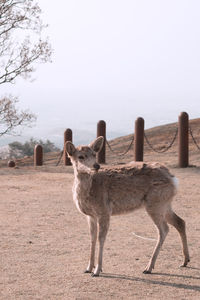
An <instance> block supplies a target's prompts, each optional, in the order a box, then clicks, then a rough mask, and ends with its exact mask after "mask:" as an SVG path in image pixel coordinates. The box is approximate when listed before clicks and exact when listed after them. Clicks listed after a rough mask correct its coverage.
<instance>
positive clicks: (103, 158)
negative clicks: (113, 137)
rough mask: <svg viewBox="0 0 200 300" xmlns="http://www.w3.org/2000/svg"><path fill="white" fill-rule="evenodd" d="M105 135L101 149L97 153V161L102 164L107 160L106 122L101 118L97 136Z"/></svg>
mask: <svg viewBox="0 0 200 300" xmlns="http://www.w3.org/2000/svg"><path fill="white" fill-rule="evenodd" d="M99 136H103V137H104V143H103V147H102V149H101V151H100V152H99V153H97V162H98V163H100V164H102V163H103V164H105V162H106V122H105V121H103V120H100V121H99V122H98V123H97V137H99Z"/></svg>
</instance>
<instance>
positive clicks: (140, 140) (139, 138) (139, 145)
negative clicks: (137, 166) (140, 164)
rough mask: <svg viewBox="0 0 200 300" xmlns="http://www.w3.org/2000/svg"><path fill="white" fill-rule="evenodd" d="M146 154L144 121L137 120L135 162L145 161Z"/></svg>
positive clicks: (141, 119)
mask: <svg viewBox="0 0 200 300" xmlns="http://www.w3.org/2000/svg"><path fill="white" fill-rule="evenodd" d="M143 154H144V119H143V118H137V120H136V121H135V145H134V160H135V161H143Z"/></svg>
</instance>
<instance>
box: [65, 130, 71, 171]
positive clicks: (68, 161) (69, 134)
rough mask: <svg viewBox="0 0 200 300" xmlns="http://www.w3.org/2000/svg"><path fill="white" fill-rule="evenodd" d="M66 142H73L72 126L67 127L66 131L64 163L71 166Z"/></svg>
mask: <svg viewBox="0 0 200 300" xmlns="http://www.w3.org/2000/svg"><path fill="white" fill-rule="evenodd" d="M66 142H72V130H71V129H70V128H67V129H66V130H65V132H64V165H65V166H71V165H72V163H71V160H70V158H69V157H68V155H67V152H66V145H65V144H66Z"/></svg>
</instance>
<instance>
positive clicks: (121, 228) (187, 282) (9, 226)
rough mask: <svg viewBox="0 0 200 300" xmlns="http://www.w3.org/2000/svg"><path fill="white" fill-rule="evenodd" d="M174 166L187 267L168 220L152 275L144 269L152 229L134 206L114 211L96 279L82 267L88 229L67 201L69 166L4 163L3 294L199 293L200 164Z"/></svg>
mask: <svg viewBox="0 0 200 300" xmlns="http://www.w3.org/2000/svg"><path fill="white" fill-rule="evenodd" d="M171 172H172V173H173V174H175V175H176V176H177V177H178V179H179V193H178V195H177V196H176V198H175V200H174V205H173V207H174V210H175V211H176V213H177V214H178V215H180V216H181V217H182V218H183V219H184V220H185V221H186V224H187V234H188V243H189V250H190V255H191V262H190V263H189V265H188V267H187V268H180V267H179V265H181V263H182V260H183V256H182V249H181V242H180V238H179V236H178V233H177V232H176V231H175V229H173V228H172V227H170V232H169V234H168V236H167V239H166V241H165V243H164V246H163V248H162V251H161V252H160V255H159V257H158V259H157V263H156V268H155V270H154V272H153V274H149V275H145V274H143V273H142V271H143V270H144V268H145V266H146V264H147V262H148V260H149V258H150V256H151V254H152V251H153V248H154V246H155V243H156V241H155V240H152V239H155V238H156V237H157V232H156V229H155V227H154V225H153V223H152V221H151V220H150V218H149V217H148V216H147V214H146V213H145V212H144V211H143V210H138V211H136V212H135V213H132V214H129V215H125V216H117V217H113V218H112V220H111V226H110V231H109V234H108V237H107V240H106V244H105V251H104V264H103V273H102V274H101V276H100V277H98V278H93V277H91V276H90V275H89V274H84V273H83V271H84V270H85V268H86V265H87V263H88V258H89V234H88V226H87V221H86V219H85V217H84V216H83V215H81V214H80V213H79V212H78V211H77V209H76V207H75V205H74V203H73V201H72V193H71V187H72V182H73V171H72V168H71V167H64V166H63V167H38V168H37V169H34V167H20V168H19V169H11V168H1V169H0V235H1V242H0V251H1V254H0V257H1V262H0V267H1V272H0V299H1V300H13V299H17V300H18V299H23V300H24V299H25V300H31V299H34V300H36V299H53V300H57V299H59V300H63V299H77V300H89V299H92V300H98V299H178V300H181V299H187V300H188V299H200V239H199V237H200V184H199V183H200V168H199V167H191V168H187V169H178V168H173V167H171ZM137 235H139V236H142V237H145V238H146V239H142V238H140V237H138V236H137Z"/></svg>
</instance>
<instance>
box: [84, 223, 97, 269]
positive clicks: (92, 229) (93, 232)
mask: <svg viewBox="0 0 200 300" xmlns="http://www.w3.org/2000/svg"><path fill="white" fill-rule="evenodd" d="M88 224H89V229H90V236H91V245H90V260H89V264H88V267H87V269H86V271H85V273H92V270H93V269H94V260H95V246H96V241H97V220H96V219H95V218H93V217H88Z"/></svg>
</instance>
